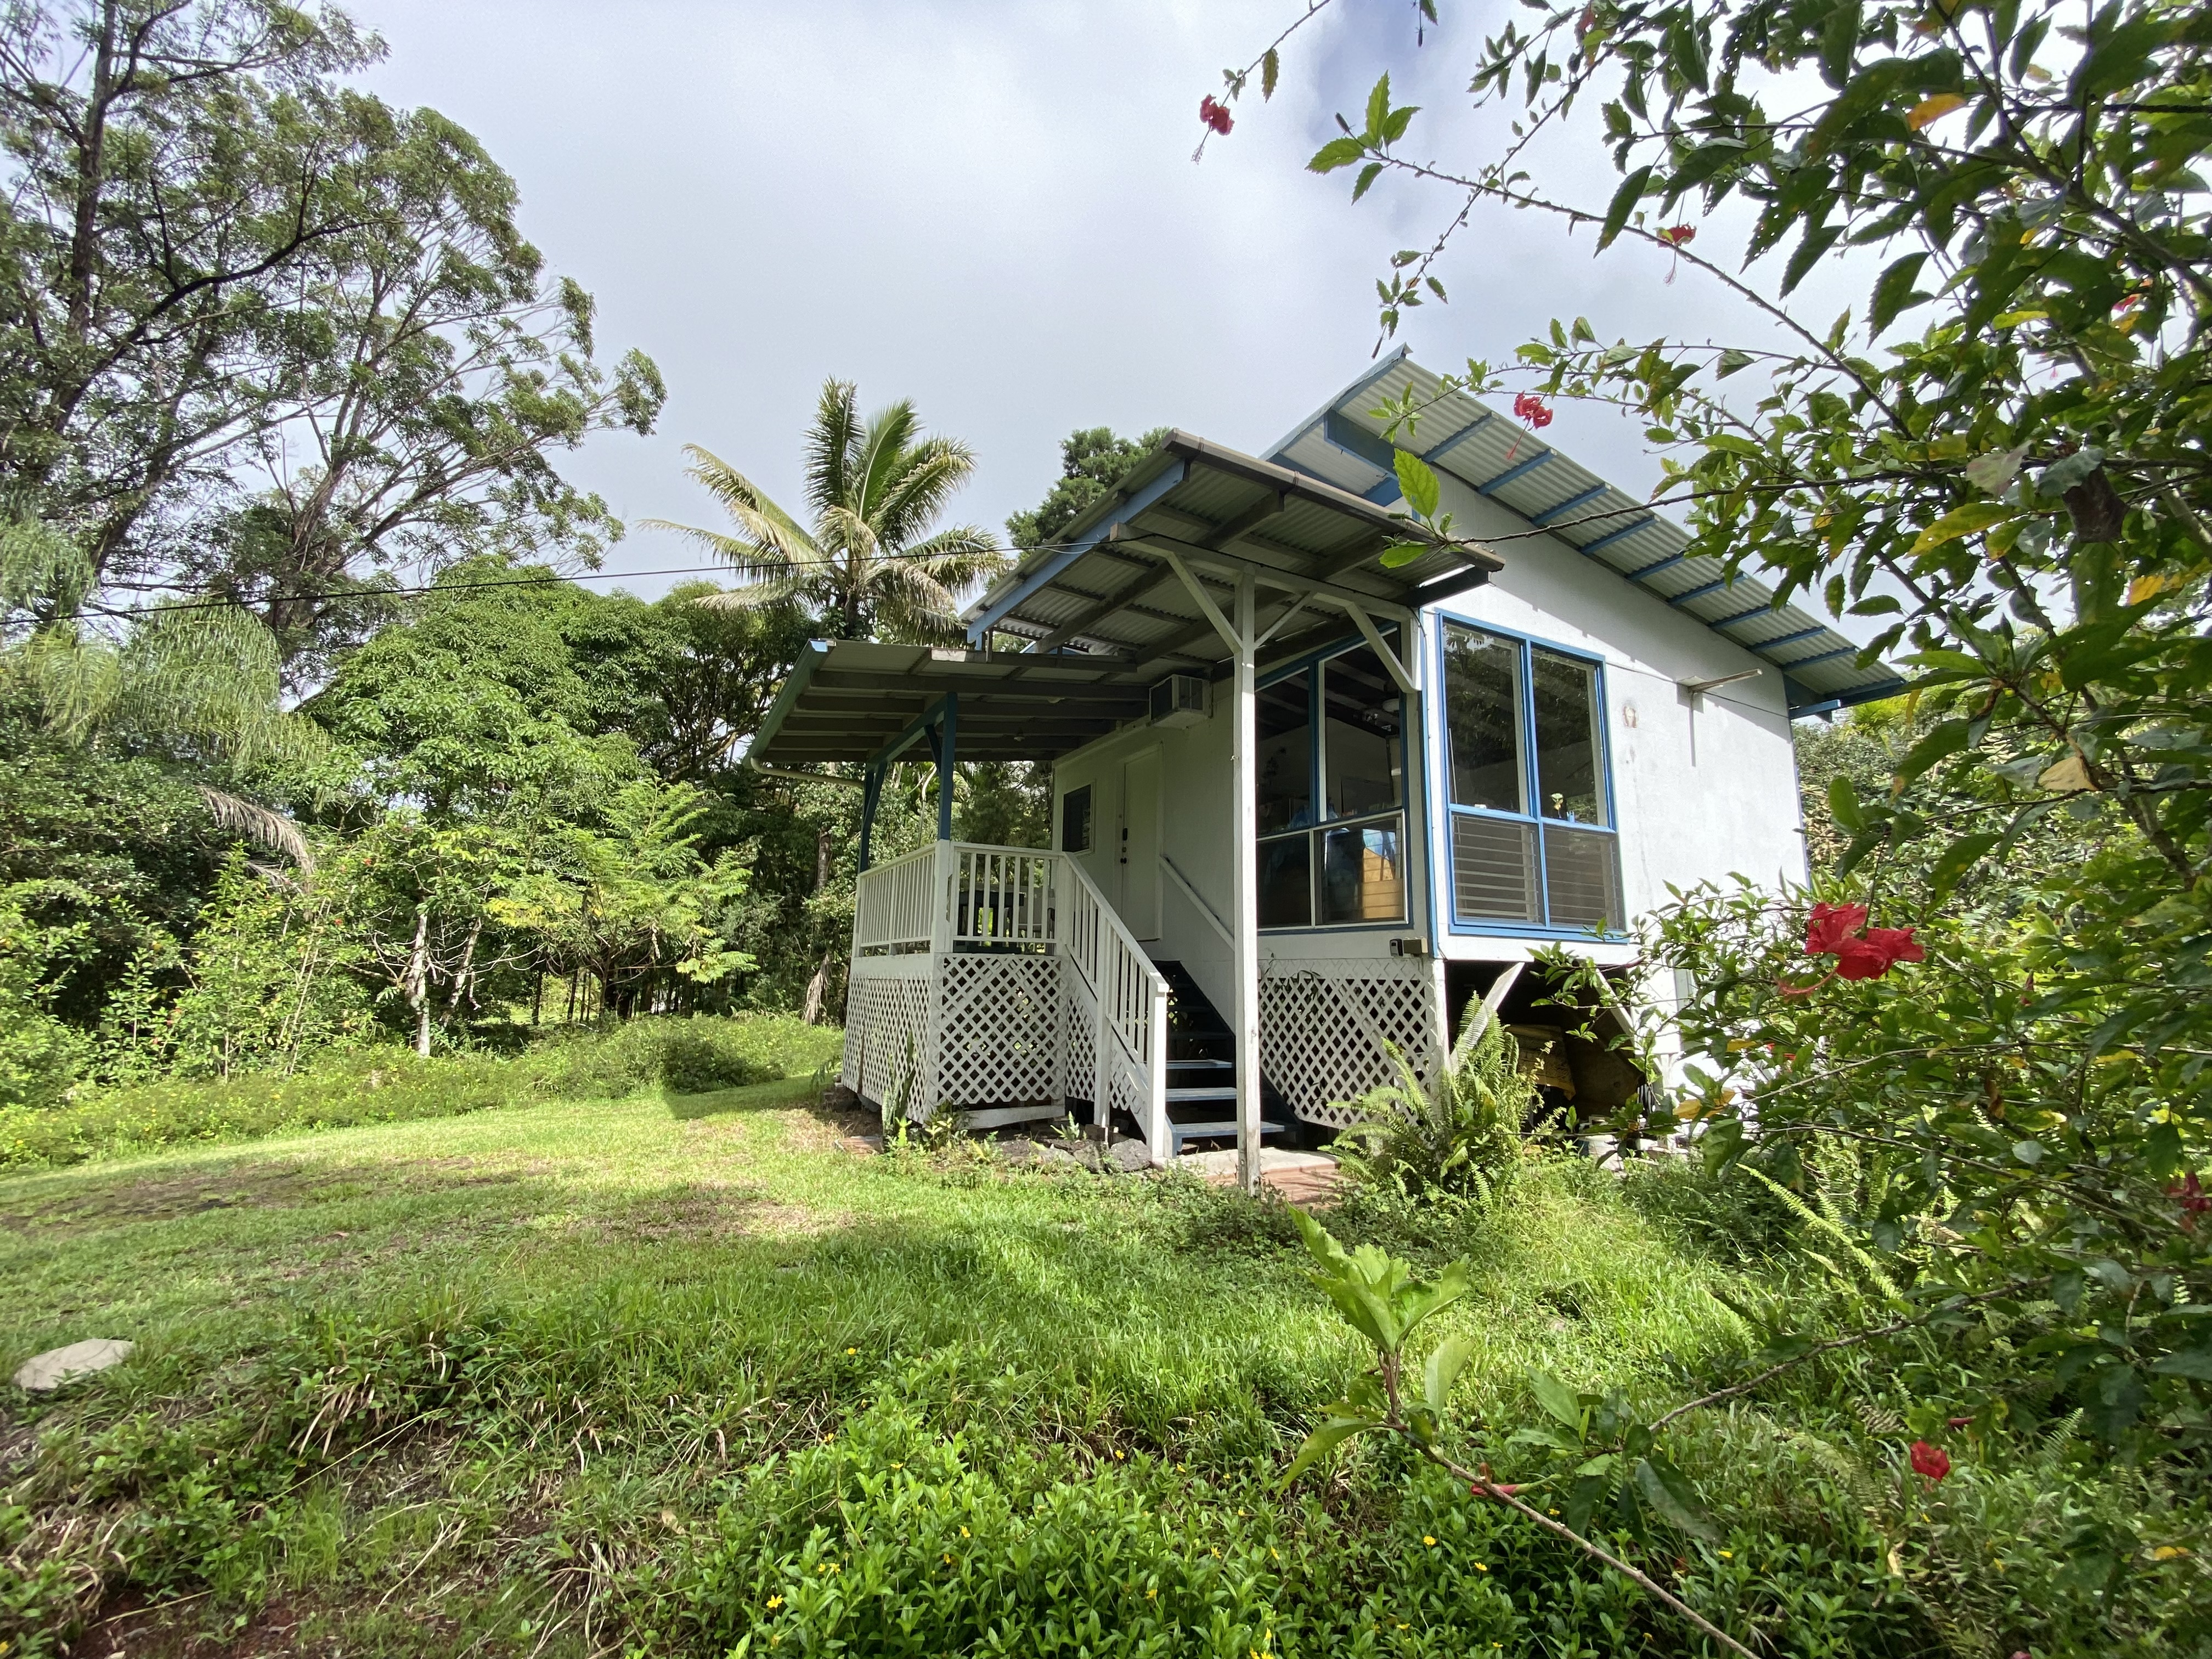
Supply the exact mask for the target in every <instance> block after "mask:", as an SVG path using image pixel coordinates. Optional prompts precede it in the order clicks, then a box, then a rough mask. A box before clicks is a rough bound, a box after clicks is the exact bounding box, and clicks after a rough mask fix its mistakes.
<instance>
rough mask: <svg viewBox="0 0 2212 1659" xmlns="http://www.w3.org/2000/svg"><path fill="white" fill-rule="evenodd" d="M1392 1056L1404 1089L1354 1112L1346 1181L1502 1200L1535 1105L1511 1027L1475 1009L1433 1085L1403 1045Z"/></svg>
mask: <svg viewBox="0 0 2212 1659" xmlns="http://www.w3.org/2000/svg"><path fill="white" fill-rule="evenodd" d="M1389 1054H1390V1061H1391V1064H1392V1065H1393V1066H1395V1067H1396V1068H1397V1071H1398V1081H1397V1082H1395V1083H1390V1084H1384V1085H1382V1086H1380V1087H1378V1088H1376V1089H1373V1090H1370V1091H1369V1092H1368V1093H1367V1094H1365V1095H1364V1096H1362V1097H1360V1098H1359V1100H1358V1101H1357V1102H1356V1103H1355V1104H1356V1106H1357V1107H1358V1111H1359V1114H1360V1115H1359V1119H1358V1122H1357V1123H1356V1124H1354V1126H1353V1127H1352V1131H1351V1133H1350V1135H1349V1137H1347V1138H1348V1139H1350V1140H1351V1142H1352V1146H1351V1147H1350V1148H1348V1149H1346V1151H1345V1152H1343V1153H1342V1154H1341V1163H1342V1167H1343V1169H1344V1170H1345V1172H1346V1175H1347V1176H1349V1177H1350V1178H1352V1180H1354V1181H1356V1182H1361V1183H1364V1184H1367V1185H1376V1184H1381V1183H1385V1182H1387V1183H1390V1184H1392V1185H1395V1186H1396V1187H1397V1188H1400V1189H1401V1190H1402V1191H1404V1192H1406V1193H1407V1194H1411V1195H1414V1196H1427V1195H1431V1194H1438V1193H1470V1192H1472V1193H1479V1194H1481V1195H1482V1196H1484V1197H1485V1198H1488V1197H1491V1196H1492V1195H1495V1194H1500V1193H1502V1192H1503V1191H1504V1188H1507V1187H1509V1186H1510V1184H1511V1182H1512V1180H1513V1176H1514V1175H1515V1173H1516V1170H1517V1169H1518V1168H1519V1165H1520V1162H1521V1158H1522V1128H1523V1126H1524V1125H1526V1124H1527V1123H1528V1121H1529V1119H1530V1117H1531V1115H1532V1114H1533V1113H1534V1110H1535V1108H1536V1090H1535V1085H1534V1084H1532V1083H1531V1082H1529V1080H1528V1079H1527V1078H1525V1077H1524V1076H1522V1073H1521V1070H1520V1058H1521V1056H1520V1050H1519V1048H1518V1047H1517V1046H1516V1044H1515V1042H1514V1041H1513V1039H1512V1038H1511V1037H1510V1036H1508V1035H1507V1034H1506V1031H1505V1029H1504V1026H1502V1025H1500V1024H1498V1021H1497V1020H1496V1019H1495V1018H1492V1017H1490V1015H1489V1012H1488V1011H1487V1010H1483V1009H1474V1010H1470V1012H1469V1018H1468V1024H1467V1029H1466V1030H1465V1031H1463V1032H1462V1034H1461V1036H1460V1040H1459V1042H1458V1043H1457V1044H1456V1045H1455V1047H1454V1048H1453V1049H1452V1052H1451V1053H1450V1054H1449V1055H1448V1056H1446V1058H1445V1060H1444V1062H1443V1066H1442V1067H1441V1069H1440V1072H1439V1074H1438V1076H1437V1079H1435V1081H1434V1083H1433V1085H1431V1084H1430V1083H1428V1082H1425V1081H1424V1080H1423V1079H1422V1077H1421V1075H1420V1073H1418V1072H1417V1071H1415V1070H1414V1069H1413V1065H1412V1063H1411V1062H1410V1061H1408V1060H1407V1058H1406V1056H1405V1054H1403V1053H1402V1052H1401V1051H1400V1050H1399V1049H1398V1048H1396V1047H1395V1046H1392V1047H1391V1048H1389Z"/></svg>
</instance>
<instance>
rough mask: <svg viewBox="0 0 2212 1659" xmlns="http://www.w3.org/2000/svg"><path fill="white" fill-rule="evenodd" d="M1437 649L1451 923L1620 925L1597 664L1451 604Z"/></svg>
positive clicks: (1500, 929)
mask: <svg viewBox="0 0 2212 1659" xmlns="http://www.w3.org/2000/svg"><path fill="white" fill-rule="evenodd" d="M1438 653H1439V656H1440V659H1441V660H1440V662H1439V668H1440V670H1441V671H1440V672H1439V673H1438V675H1437V686H1438V687H1439V688H1440V690H1439V694H1438V695H1439V696H1440V697H1441V699H1442V702H1443V709H1442V711H1441V712H1442V715H1443V718H1442V719H1441V720H1439V721H1438V722H1437V724H1438V726H1440V728H1441V729H1442V732H1443V744H1444V788H1443V792H1442V793H1443V797H1444V802H1445V818H1446V827H1447V829H1448V830H1449V834H1448V835H1447V836H1446V838H1445V842H1446V846H1447V848H1449V858H1450V860H1451V881H1450V892H1451V925H1452V928H1453V931H1454V932H1455V933H1521V934H1530V933H1534V934H1547V935H1561V936H1573V935H1588V934H1590V933H1620V932H1623V931H1625V929H1626V916H1625V915H1623V911H1622V904H1621V896H1620V835H1619V831H1618V828H1617V825H1616V823H1615V817H1614V811H1613V780H1612V768H1611V764H1610V762H1609V758H1608V756H1607V738H1606V723H1605V701H1606V700H1605V665H1604V663H1603V662H1602V661H1601V660H1600V659H1597V658H1595V657H1591V656H1588V655H1586V654H1584V653H1581V652H1577V651H1569V650H1565V649H1564V648H1562V647H1559V646H1556V645H1549V644H1547V643H1545V642H1544V641H1540V640H1534V639H1531V638H1529V637H1528V636H1527V635H1522V634H1514V633H1510V632H1508V631H1506V630H1505V629H1498V628H1492V627H1489V626H1486V625H1485V624H1482V623H1474V622H1470V621H1466V620H1462V619H1461V618H1458V617H1445V618H1443V628H1442V629H1441V635H1440V638H1439V641H1438Z"/></svg>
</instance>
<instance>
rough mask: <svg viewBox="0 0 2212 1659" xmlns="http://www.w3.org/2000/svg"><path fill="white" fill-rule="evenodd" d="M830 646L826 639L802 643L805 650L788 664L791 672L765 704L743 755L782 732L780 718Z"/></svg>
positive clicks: (782, 717) (822, 659)
mask: <svg viewBox="0 0 2212 1659" xmlns="http://www.w3.org/2000/svg"><path fill="white" fill-rule="evenodd" d="M829 646H830V641H828V640H809V641H807V642H806V647H805V649H804V650H803V651H801V652H800V653H799V658H798V660H796V661H795V662H793V664H792V665H791V672H789V673H788V674H787V675H785V676H784V677H783V689H782V690H780V691H778V692H777V693H776V694H775V702H771V703H770V704H769V706H768V713H766V714H763V715H762V716H761V723H760V726H759V728H758V729H757V730H756V731H755V732H754V733H753V734H752V737H751V738H750V740H749V741H748V742H747V743H746V744H745V753H747V754H748V755H750V754H751V753H752V752H753V750H756V749H758V748H759V747H760V746H761V745H762V744H765V743H767V742H768V741H769V739H770V738H773V737H775V734H776V733H777V732H780V731H781V730H782V729H783V721H784V717H785V716H786V715H787V714H790V713H791V708H792V705H793V703H795V702H798V701H799V693H800V692H802V691H804V690H806V686H807V683H808V682H809V681H810V680H811V679H812V678H814V671H815V670H816V669H817V668H819V667H821V666H822V665H823V663H824V662H825V661H827V660H828V659H829Z"/></svg>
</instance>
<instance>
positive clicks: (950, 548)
mask: <svg viewBox="0 0 2212 1659" xmlns="http://www.w3.org/2000/svg"><path fill="white" fill-rule="evenodd" d="M901 560H902V562H904V563H907V564H910V565H913V566H914V567H915V568H917V569H920V570H924V571H927V573H928V574H929V575H930V577H931V578H932V579H933V580H936V581H939V582H941V583H943V584H944V585H945V586H947V587H952V588H957V587H963V586H966V585H967V584H968V583H969V582H972V581H976V580H983V581H988V580H992V579H994V577H998V576H1002V575H1004V574H1006V572H1007V570H1009V569H1010V568H1012V564H1013V561H1012V559H1011V558H1010V557H1009V556H1007V554H1006V550H1004V549H1003V548H1001V547H1000V545H999V538H997V537H996V536H994V535H993V534H992V533H991V532H989V531H987V530H986V529H984V528H983V526H981V525H975V524H963V525H955V526H953V527H952V528H951V529H950V530H940V531H939V532H937V534H935V535H934V536H932V537H931V538H929V539H928V540H927V541H925V542H917V543H915V544H914V545H913V546H912V547H909V548H908V549H907V550H905V552H904V553H903V554H902V556H901Z"/></svg>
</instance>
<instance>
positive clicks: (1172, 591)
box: [967, 432, 1501, 681]
mask: <svg viewBox="0 0 2212 1659" xmlns="http://www.w3.org/2000/svg"><path fill="white" fill-rule="evenodd" d="M1409 541H1410V542H1414V543H1427V544H1430V545H1429V547H1428V550H1426V551H1425V552H1422V553H1421V554H1419V556H1417V557H1415V558H1413V559H1412V560H1411V561H1410V562H1407V563H1405V564H1401V565H1397V566H1394V567H1392V568H1389V569H1385V568H1383V567H1382V566H1381V565H1380V564H1379V563H1378V562H1377V557H1376V556H1377V555H1379V554H1380V553H1382V552H1383V550H1384V549H1385V548H1388V547H1390V546H1392V545H1394V544H1405V543H1407V542H1409ZM1177 559H1180V560H1181V561H1182V562H1183V563H1184V564H1185V565H1186V566H1187V567H1188V568H1189V569H1190V570H1191V572H1192V574H1194V576H1195V577H1196V579H1197V580H1199V582H1200V584H1201V586H1204V588H1205V589H1206V593H1207V596H1208V598H1210V599H1212V602H1213V603H1214V605H1216V606H1217V607H1218V609H1220V610H1221V611H1224V612H1227V611H1228V610H1229V609H1230V607H1231V605H1232V604H1233V603H1234V601H1235V596H1236V588H1237V580H1238V578H1239V576H1240V575H1241V574H1244V573H1247V572H1249V573H1250V574H1254V575H1255V576H1256V577H1257V578H1258V579H1259V588H1260V594H1259V605H1258V611H1257V623H1258V626H1259V629H1260V630H1261V632H1262V633H1266V632H1267V631H1269V630H1270V629H1272V628H1273V627H1274V626H1275V625H1277V624H1279V623H1286V622H1291V621H1301V620H1302V619H1301V618H1300V617H1294V615H1293V613H1304V614H1305V615H1307V616H1310V617H1311V620H1312V625H1316V626H1318V625H1322V624H1323V623H1328V624H1329V625H1333V626H1334V628H1336V629H1338V630H1340V631H1342V630H1343V629H1344V628H1345V626H1346V623H1345V621H1344V613H1343V610H1342V606H1343V605H1344V603H1346V602H1349V603H1351V604H1352V605H1357V606H1358V607H1359V608H1360V609H1362V610H1364V611H1375V612H1377V613H1380V614H1384V615H1387V614H1389V613H1391V612H1394V611H1411V610H1413V609H1414V608H1417V607H1418V606H1419V605H1425V604H1427V603H1429V602H1430V601H1431V599H1437V598H1442V597H1444V596H1446V595H1448V594H1449V593H1454V592H1462V591H1464V590H1465V589H1466V588H1468V587H1470V586H1475V585H1477V584H1479V583H1480V582H1481V581H1483V580H1486V578H1487V576H1488V574H1489V573H1490V572H1491V571H1492V570H1494V569H1498V568H1501V567H1500V565H1499V562H1498V560H1497V559H1496V558H1495V557H1493V556H1491V555H1489V554H1486V553H1484V552H1481V551H1478V550H1472V549H1468V548H1464V547H1458V546H1453V545H1449V544H1440V543H1437V542H1436V541H1435V539H1434V538H1432V537H1431V536H1429V535H1428V534H1427V533H1426V532H1422V531H1419V530H1417V529H1415V528H1414V527H1413V526H1411V525H1409V524H1408V523H1407V521H1406V520H1404V519H1403V518H1401V517H1398V516H1395V515H1394V514H1392V513H1390V512H1389V510H1388V509H1387V508H1386V507H1381V506H1378V505H1377V504H1376V503H1375V502H1374V501H1369V500H1363V499H1362V498H1361V497H1360V496H1359V495H1356V494H1348V493H1346V491H1344V490H1342V489H1339V488H1337V486H1336V485H1335V484H1334V483H1331V482H1329V481H1328V479H1325V478H1319V477H1315V476H1313V475H1312V474H1310V473H1309V472H1307V471H1301V470H1298V469H1296V468H1293V467H1288V466H1283V465H1277V464H1275V463H1273V462H1271V461H1263V460H1260V459H1257V458H1255V457H1254V456H1250V455H1246V454H1243V453H1240V452H1238V451H1237V450H1232V449H1226V448H1224V447H1222V446H1220V445H1218V444H1213V443H1208V442H1207V441H1206V440H1204V439H1202V438H1196V437H1194V436H1192V435H1190V434H1188V433H1186V432H1173V433H1170V434H1169V435H1168V436H1167V438H1166V439H1165V440H1164V441H1163V442H1162V444H1161V447H1160V448H1159V449H1158V451H1156V452H1155V453H1153V454H1152V456H1150V457H1149V458H1148V459H1146V460H1144V461H1142V462H1140V463H1139V465H1138V466H1137V467H1136V468H1135V470H1134V471H1132V472H1131V473H1130V474H1129V476H1128V477H1126V478H1124V479H1123V480H1122V481H1121V483H1120V485H1119V486H1117V487H1116V489H1115V491H1114V493H1113V494H1112V495H1109V496H1108V497H1107V498H1105V499H1104V500H1103V501H1099V502H1098V503H1097V505H1096V506H1094V507H1091V510H1090V511H1089V512H1087V513H1085V514H1084V515H1083V516H1082V517H1081V518H1079V519H1078V520H1076V521H1075V522H1074V523H1073V524H1072V525H1070V526H1068V528H1067V529H1066V532H1063V534H1062V536H1061V538H1060V541H1059V542H1057V543H1055V544H1054V545H1052V546H1050V547H1045V548H1040V549H1037V550H1036V551H1034V552H1032V553H1030V554H1028V555H1026V556H1024V558H1023V560H1022V562H1021V563H1020V564H1019V566H1018V567H1017V568H1015V570H1014V571H1013V572H1012V574H1010V575H1007V576H1006V577H1004V578H1002V579H1001V580H1000V581H999V582H998V583H997V584H995V585H994V586H993V587H992V589H991V591H990V592H987V593H986V594H985V595H984V596H983V598H982V599H980V600H978V601H977V602H976V603H975V605H973V606H971V607H970V608H969V611H968V615H967V622H968V636H969V641H971V642H975V643H981V642H983V641H986V640H987V639H989V638H991V637H993V636H994V635H999V636H1003V635H1012V636H1014V637H1016V638H1019V639H1024V640H1026V641H1029V644H1030V651H1031V652H1032V653H1057V654H1060V655H1061V656H1071V655H1072V656H1076V657H1079V658H1081V659H1088V660H1091V661H1094V662H1097V661H1104V662H1109V663H1113V664H1117V665H1121V667H1122V668H1123V669H1124V670H1125V671H1126V672H1127V674H1128V675H1129V676H1130V677H1131V678H1133V679H1136V680H1139V681H1142V680H1147V679H1152V678H1158V677H1159V676H1160V675H1161V674H1164V673H1167V672H1170V671H1175V670H1180V669H1189V668H1196V669H1200V670H1208V669H1211V668H1212V666H1213V665H1216V664H1218V663H1220V662H1221V661H1223V660H1225V659H1226V657H1227V655H1228V652H1227V648H1226V647H1225V645H1224V644H1223V642H1222V640H1221V637H1220V635H1218V633H1217V632H1216V631H1215V629H1214V626H1213V623H1212V621H1211V620H1210V619H1209V618H1208V617H1206V612H1205V611H1204V609H1203V608H1202V607H1201V606H1200V604H1199V602H1198V600H1197V599H1195V598H1194V596H1193V594H1192V593H1191V592H1190V590H1189V588H1188V587H1187V586H1185V585H1184V583H1183V580H1182V577H1181V576H1180V575H1179V574H1177V572H1176V569H1175V561H1176V560H1177ZM1302 625H1303V624H1302ZM1300 637H1303V634H1302V633H1301V635H1300Z"/></svg>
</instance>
